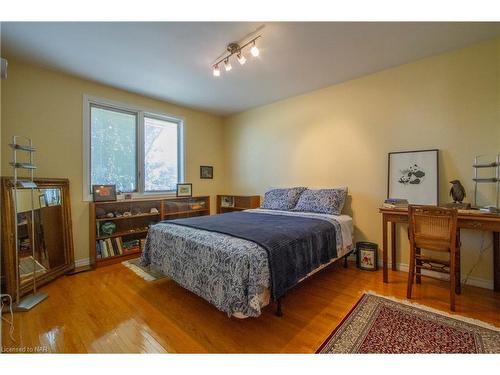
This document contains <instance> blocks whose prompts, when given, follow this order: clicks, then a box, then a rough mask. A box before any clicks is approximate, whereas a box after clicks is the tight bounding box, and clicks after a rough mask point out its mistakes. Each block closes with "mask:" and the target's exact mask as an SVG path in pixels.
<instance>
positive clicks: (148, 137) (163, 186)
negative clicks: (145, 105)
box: [144, 117, 179, 191]
mask: <svg viewBox="0 0 500 375" xmlns="http://www.w3.org/2000/svg"><path fill="white" fill-rule="evenodd" d="M177 131H178V127H177V124H176V123H174V122H168V121H165V120H159V119H156V118H151V117H145V118H144V166H145V174H144V182H145V190H146V191H158V190H160V191H161V190H175V188H176V184H177V182H178V181H179V173H178V160H177V159H178V158H177V155H178V152H177V148H178V144H177V138H178V135H177Z"/></svg>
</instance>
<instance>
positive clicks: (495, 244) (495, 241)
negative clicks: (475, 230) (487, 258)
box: [493, 232, 500, 292]
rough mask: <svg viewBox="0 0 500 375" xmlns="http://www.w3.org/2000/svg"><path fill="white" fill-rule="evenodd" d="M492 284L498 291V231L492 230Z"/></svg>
mask: <svg viewBox="0 0 500 375" xmlns="http://www.w3.org/2000/svg"><path fill="white" fill-rule="evenodd" d="M493 285H494V286H493V289H494V290H495V292H500V232H493Z"/></svg>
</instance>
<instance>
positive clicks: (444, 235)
mask: <svg viewBox="0 0 500 375" xmlns="http://www.w3.org/2000/svg"><path fill="white" fill-rule="evenodd" d="M408 213H409V217H410V222H409V224H410V225H409V239H410V269H409V272H408V290H407V297H408V299H410V298H411V292H412V287H413V280H414V279H415V276H416V283H417V284H420V283H421V278H422V276H425V277H431V278H435V277H433V276H430V275H426V274H422V270H429V271H435V272H440V273H445V274H449V275H450V278H449V280H450V309H451V310H452V311H455V294H457V293H458V294H459V293H460V272H459V267H460V263H459V262H460V241H459V234H458V231H457V210H455V209H449V208H441V207H435V206H409V208H408ZM423 249H425V251H426V252H427V251H432V252H440V253H449V260H441V258H442V257H438V258H433V257H430V256H427V255H426V256H424V255H423V254H422V250H423ZM457 278H458V279H457Z"/></svg>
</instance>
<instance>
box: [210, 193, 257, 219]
mask: <svg viewBox="0 0 500 375" xmlns="http://www.w3.org/2000/svg"><path fill="white" fill-rule="evenodd" d="M227 198H228V200H229V201H232V206H224V203H223V202H224V201H225V200H226V199H227ZM259 207H260V195H229V194H224V195H217V213H218V214H223V213H226V212H233V211H243V210H248V209H250V208H259Z"/></svg>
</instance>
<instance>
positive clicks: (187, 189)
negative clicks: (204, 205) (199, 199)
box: [176, 184, 193, 197]
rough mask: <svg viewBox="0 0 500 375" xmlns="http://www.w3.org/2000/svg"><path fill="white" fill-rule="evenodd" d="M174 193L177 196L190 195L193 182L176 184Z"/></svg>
mask: <svg viewBox="0 0 500 375" xmlns="http://www.w3.org/2000/svg"><path fill="white" fill-rule="evenodd" d="M176 195H177V196H178V197H191V196H192V195H193V184H177V191H176Z"/></svg>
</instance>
